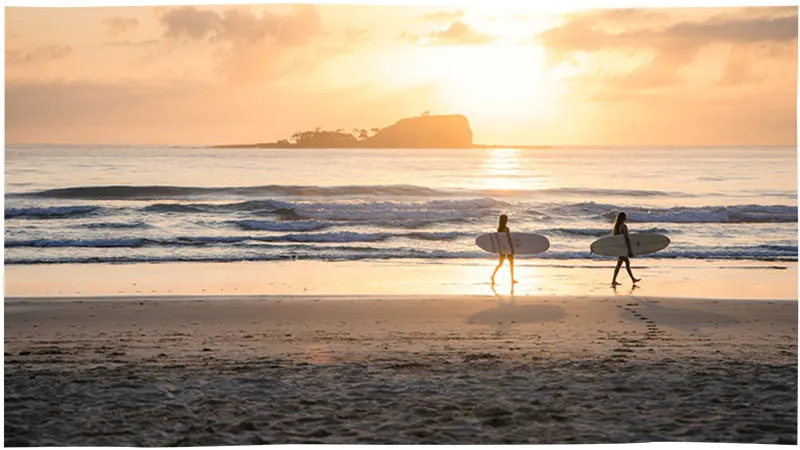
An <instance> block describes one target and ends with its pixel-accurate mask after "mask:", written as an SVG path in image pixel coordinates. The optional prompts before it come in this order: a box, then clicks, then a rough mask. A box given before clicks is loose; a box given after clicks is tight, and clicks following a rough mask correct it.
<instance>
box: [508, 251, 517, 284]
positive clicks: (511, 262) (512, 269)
mask: <svg viewBox="0 0 800 450" xmlns="http://www.w3.org/2000/svg"><path fill="white" fill-rule="evenodd" d="M508 264H509V265H510V266H511V285H512V286H513V285H514V283H517V282H518V281H517V280H515V279H514V256H513V255H508Z"/></svg>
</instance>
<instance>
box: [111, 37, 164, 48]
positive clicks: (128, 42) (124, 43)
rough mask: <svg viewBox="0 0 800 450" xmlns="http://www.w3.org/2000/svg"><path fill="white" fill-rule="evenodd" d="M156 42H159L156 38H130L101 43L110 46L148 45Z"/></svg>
mask: <svg viewBox="0 0 800 450" xmlns="http://www.w3.org/2000/svg"><path fill="white" fill-rule="evenodd" d="M158 43H159V40H158V39H146V40H143V41H131V40H124V41H107V42H103V45H108V46H111V47H150V46H152V45H157V44H158Z"/></svg>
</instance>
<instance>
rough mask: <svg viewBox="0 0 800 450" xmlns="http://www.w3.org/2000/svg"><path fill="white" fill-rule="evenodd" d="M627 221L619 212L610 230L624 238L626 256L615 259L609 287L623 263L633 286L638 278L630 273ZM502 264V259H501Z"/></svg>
mask: <svg viewBox="0 0 800 450" xmlns="http://www.w3.org/2000/svg"><path fill="white" fill-rule="evenodd" d="M626 220H628V216H627V215H626V214H625V213H624V212H620V213H619V214H617V218H616V220H614V227H613V229H612V230H611V234H613V235H614V236H616V235H618V234H621V235H623V236H625V246H626V247H628V256H620V257H619V258H617V267H615V268H614V278H612V279H611V285H612V286H616V285H618V284H622V283H618V282H617V274H618V273H619V269H620V267H622V263H623V262H624V263H625V269H626V270H627V271H628V275H630V276H631V280H632V281H633V283H634V284H635V283H636V282H637V281H639V280H640V278H635V277H634V276H633V272H631V260H630V258H631V257H632V256H633V251H632V250H631V238H630V236H628V226H627V225H625V221H626ZM501 262H502V259H501Z"/></svg>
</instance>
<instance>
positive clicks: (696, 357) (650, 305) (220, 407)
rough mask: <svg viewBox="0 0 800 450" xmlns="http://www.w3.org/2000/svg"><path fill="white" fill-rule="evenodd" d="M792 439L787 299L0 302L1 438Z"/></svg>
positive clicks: (67, 441)
mask: <svg viewBox="0 0 800 450" xmlns="http://www.w3.org/2000/svg"><path fill="white" fill-rule="evenodd" d="M649 441H693V442H759V443H784V444H795V443H796V441H797V302H796V301H763V300H754V301H747V300H688V299H666V298H652V297H641V296H635V295H633V296H624V297H622V296H619V297H615V296H608V297H603V296H596V297H567V296H539V297H537V296H530V297H519V296H518V297H516V298H512V297H507V296H497V297H491V296H471V297H455V296H449V297H448V296H438V297H436V296H414V297H388V296H383V297H353V296H340V297H339V296H324V297H296V296H295V297H230V296H229V297H210V296H209V297H197V296H194V297H136V298H74V299H70V298H58V299H52V298H50V299H34V298H27V299H20V298H17V299H14V298H7V299H6V301H5V445H6V446H30V445H34V446H48V445H59V446H74V445H80V446H97V445H103V446H120V445H123V446H173V445H237V444H266V443H274V444H278V443H313V442H317V443H387V444H388V443H398V444H426V443H447V444H456V443H464V444H469V443H475V444H485V443H497V444H502V443H532V444H560V443H622V442H649Z"/></svg>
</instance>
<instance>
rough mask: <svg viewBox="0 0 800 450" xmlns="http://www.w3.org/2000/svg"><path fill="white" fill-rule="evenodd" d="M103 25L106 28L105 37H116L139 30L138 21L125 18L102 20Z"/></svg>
mask: <svg viewBox="0 0 800 450" xmlns="http://www.w3.org/2000/svg"><path fill="white" fill-rule="evenodd" d="M103 25H105V27H106V34H107V35H109V36H118V35H120V34H123V33H126V32H127V31H128V30H135V29H137V28H139V21H138V20H137V19H128V18H125V17H107V18H105V19H104V20H103Z"/></svg>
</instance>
